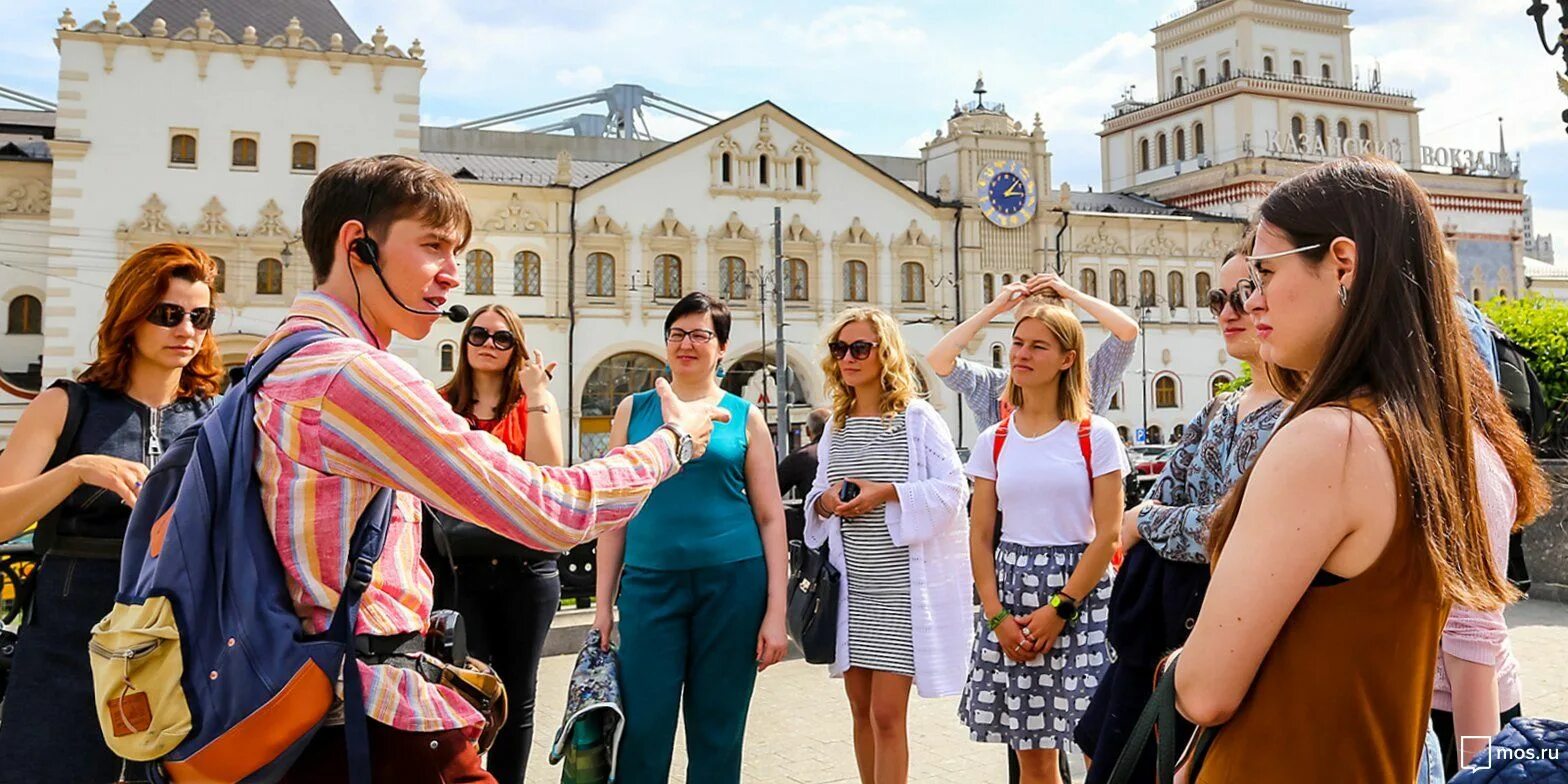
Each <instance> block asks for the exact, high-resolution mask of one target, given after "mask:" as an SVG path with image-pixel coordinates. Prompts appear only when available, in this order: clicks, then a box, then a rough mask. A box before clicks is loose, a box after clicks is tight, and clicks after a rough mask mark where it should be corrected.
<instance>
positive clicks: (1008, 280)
mask: <svg viewBox="0 0 1568 784" xmlns="http://www.w3.org/2000/svg"><path fill="white" fill-rule="evenodd" d="M1012 282H1013V273H1011V272H1004V273H1002V285H1003V286H1008V285H1011V284H1012Z"/></svg>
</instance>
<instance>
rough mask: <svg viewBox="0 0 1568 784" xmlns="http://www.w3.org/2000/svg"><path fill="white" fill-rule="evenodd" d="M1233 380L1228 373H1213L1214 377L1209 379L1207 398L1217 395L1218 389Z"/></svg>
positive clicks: (1211, 398) (1218, 393)
mask: <svg viewBox="0 0 1568 784" xmlns="http://www.w3.org/2000/svg"><path fill="white" fill-rule="evenodd" d="M1234 380H1235V379H1233V378H1231V377H1230V374H1229V373H1215V374H1214V378H1211V379H1209V399H1210V400H1213V399H1214V398H1216V397H1219V396H1220V389H1221V388H1222V387H1224V386H1225V385H1226V384H1229V383H1230V382H1232V381H1234Z"/></svg>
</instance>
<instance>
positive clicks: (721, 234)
mask: <svg viewBox="0 0 1568 784" xmlns="http://www.w3.org/2000/svg"><path fill="white" fill-rule="evenodd" d="M708 239H709V240H750V241H753V242H755V241H756V239H757V232H755V231H752V230H751V227H749V226H747V225H746V223H745V222H744V221H742V220H741V219H740V214H739V213H735V212H731V213H730V217H729V219H728V220H726V221H724V224H723V225H722V226H717V227H714V229H713V232H712V233H710V234H709V235H708Z"/></svg>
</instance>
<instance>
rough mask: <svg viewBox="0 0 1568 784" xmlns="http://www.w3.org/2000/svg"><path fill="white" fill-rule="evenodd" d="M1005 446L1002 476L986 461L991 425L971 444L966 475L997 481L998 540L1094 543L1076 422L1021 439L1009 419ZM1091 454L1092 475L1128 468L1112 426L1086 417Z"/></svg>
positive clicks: (991, 440) (1030, 543) (1041, 543)
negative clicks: (999, 514) (999, 527)
mask: <svg viewBox="0 0 1568 784" xmlns="http://www.w3.org/2000/svg"><path fill="white" fill-rule="evenodd" d="M1008 427H1009V428H1011V430H1012V432H1010V433H1008V434H1007V442H1006V443H1004V444H1003V445H1002V456H1001V461H1000V462H1001V468H1002V471H1001V476H1000V477H998V476H997V466H996V464H995V463H993V462H992V460H991V451H992V449H993V447H992V444H993V443H994V441H995V439H996V427H995V426H993V427H991V428H990V429H988V430H986V431H985V432H984V433H981V434H980V437H979V438H978V439H976V440H975V445H974V450H973V451H972V452H971V453H970V455H969V465H968V466H967V467H966V468H965V469H964V470H965V472H966V473H968V474H969V475H970V476H972V477H975V478H976V479H991V480H994V481H995V482H996V497H997V505H998V506H999V507H1001V510H1002V541H1005V542H1012V543H1013V544H1021V545H1024V546H1027V547H1040V546H1045V545H1072V544H1088V543H1089V542H1091V541H1093V540H1094V514H1093V512H1092V511H1091V507H1090V501H1089V472H1087V471H1085V470H1084V462H1083V451H1082V449H1081V447H1080V446H1079V444H1078V423H1077V422H1063V423H1061V424H1060V425H1058V426H1057V427H1056V428H1055V429H1053V430H1051V431H1050V432H1049V433H1046V434H1044V435H1040V436H1035V437H1034V438H1025V437H1024V436H1023V435H1021V434H1020V433H1019V432H1018V427H1017V425H1015V424H1013V417H1011V416H1010V417H1008ZM1089 444H1090V450H1089V452H1090V456H1091V459H1092V460H1093V462H1094V471H1093V473H1094V475H1095V476H1096V477H1100V476H1104V475H1106V474H1110V473H1117V472H1120V473H1122V474H1126V473H1127V472H1128V471H1129V470H1131V469H1130V467H1129V466H1128V465H1127V455H1126V453H1124V452H1123V451H1122V444H1121V437H1120V436H1118V435H1117V434H1116V426H1115V425H1112V424H1111V423H1110V422H1109V421H1108V420H1106V419H1104V418H1102V417H1091V418H1090V426H1089Z"/></svg>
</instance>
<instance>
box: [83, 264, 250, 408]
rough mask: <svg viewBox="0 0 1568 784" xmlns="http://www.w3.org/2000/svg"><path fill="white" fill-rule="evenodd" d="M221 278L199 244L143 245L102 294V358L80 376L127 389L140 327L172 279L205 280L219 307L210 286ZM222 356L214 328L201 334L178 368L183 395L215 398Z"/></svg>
mask: <svg viewBox="0 0 1568 784" xmlns="http://www.w3.org/2000/svg"><path fill="white" fill-rule="evenodd" d="M217 277H218V265H217V264H214V263H213V261H212V258H211V257H209V256H208V255H207V254H206V253H205V252H204V251H202V249H201V248H197V247H194V246H191V245H185V244H183V243H178V242H165V243H160V244H158V245H151V246H148V247H145V248H142V249H141V250H139V251H136V252H135V253H133V254H131V257H130V258H128V259H126V260H125V263H124V264H121V265H120V269H119V270H118V271H117V272H115V273H114V279H113V280H111V281H109V290H108V291H107V292H106V293H105V294H104V300H105V306H106V307H105V310H104V316H103V321H100V322H98V358H97V359H94V360H93V361H92V364H89V365H88V366H87V369H86V370H83V371H82V374H81V377H80V380H81V381H83V382H93V383H95V384H98V385H100V386H102V387H104V388H106V389H112V390H114V391H116V392H124V391H125V389H126V387H128V386H130V383H131V366H132V364H133V361H134V360H135V358H136V346H135V342H136V328H137V327H140V326H141V325H142V322H143V321H144V320H146V318H147V314H149V313H151V312H152V309H153V308H154V307H157V306H158V305H159V304H160V303H161V302H162V301H163V295H164V293H165V292H167V291H168V289H169V281H170V280H173V279H175V278H179V279H180V280H186V281H190V282H191V283H203V284H206V286H207V289H208V290H209V291H211V292H212V300H211V304H212V307H213V308H214V309H216V308H217V307H218V293H217V292H216V291H213V290H212V287H213V286H212V284H213V281H215V280H217ZM222 382H223V359H222V357H220V356H219V354H218V341H217V339H216V338H214V337H213V336H212V330H210V329H209V330H207V331H206V334H204V335H202V338H201V344H200V345H199V346H197V347H196V355H195V356H194V357H191V361H190V362H188V363H186V365H185V369H184V370H182V371H180V387H179V390H178V392H177V393H176V394H177V396H179V397H182V398H184V397H213V396H215V395H217V394H218V392H219V391H221V389H222V386H223V383H222Z"/></svg>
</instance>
